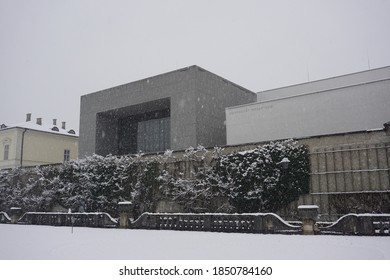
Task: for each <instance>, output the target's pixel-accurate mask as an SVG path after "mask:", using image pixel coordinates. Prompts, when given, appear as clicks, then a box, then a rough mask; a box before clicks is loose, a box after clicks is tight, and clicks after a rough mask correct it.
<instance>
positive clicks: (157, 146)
mask: <svg viewBox="0 0 390 280" xmlns="http://www.w3.org/2000/svg"><path fill="white" fill-rule="evenodd" d="M169 148H170V118H169V117H168V118H161V119H152V120H147V121H142V122H139V123H138V131H137V149H138V150H139V151H143V152H157V151H165V150H166V149H169Z"/></svg>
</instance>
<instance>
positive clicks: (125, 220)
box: [118, 201, 133, 228]
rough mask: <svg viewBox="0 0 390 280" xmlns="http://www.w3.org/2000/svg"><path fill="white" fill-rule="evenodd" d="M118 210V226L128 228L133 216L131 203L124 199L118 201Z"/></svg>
mask: <svg viewBox="0 0 390 280" xmlns="http://www.w3.org/2000/svg"><path fill="white" fill-rule="evenodd" d="M118 211H119V227H120V228H128V227H129V226H130V219H132V218H133V203H131V202H130V201H124V202H119V203H118Z"/></svg>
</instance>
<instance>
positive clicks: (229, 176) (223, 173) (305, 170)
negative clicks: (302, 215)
mask: <svg viewBox="0 0 390 280" xmlns="http://www.w3.org/2000/svg"><path fill="white" fill-rule="evenodd" d="M284 158H287V159H288V160H289V162H290V163H289V166H288V168H287V169H285V170H284V169H283V167H282V166H283V165H282V164H281V161H282V160H283V159H284ZM309 170H310V165H309V154H308V150H307V148H306V147H305V146H303V145H297V143H295V142H293V141H283V142H274V143H269V144H266V145H263V146H260V147H258V148H256V149H253V150H251V151H244V152H237V153H233V154H230V155H225V156H220V157H219V158H218V159H217V160H216V164H215V168H214V172H215V173H216V174H217V175H218V177H219V178H220V180H221V181H222V182H223V183H224V184H223V186H224V188H225V189H224V192H225V193H226V194H227V195H228V197H229V200H230V202H231V204H232V205H233V206H234V207H236V209H237V211H238V212H241V213H242V212H259V211H260V212H262V211H276V210H278V209H280V208H282V207H285V206H287V205H288V204H289V203H290V202H292V201H294V200H296V199H297V198H298V197H299V195H301V194H305V193H308V191H309Z"/></svg>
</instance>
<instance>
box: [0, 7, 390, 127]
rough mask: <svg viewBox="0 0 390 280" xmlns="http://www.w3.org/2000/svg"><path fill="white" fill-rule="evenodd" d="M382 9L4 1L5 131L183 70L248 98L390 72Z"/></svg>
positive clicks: (1, 89)
mask: <svg viewBox="0 0 390 280" xmlns="http://www.w3.org/2000/svg"><path fill="white" fill-rule="evenodd" d="M389 13H390V1H388V0H366V1H362V0H334V1H332V0H323V1H314V0H307V1H303V0H302V1H275V0H274V1H270V0H269V1H263V0H257V1H255V0H236V1H229V0H220V1H212V0H188V1H185V0H181V1H179V0H146V1H140V0H139V1H135V0H128V1H125V0H123V1H117V0H110V1H108V0H104V1H103V0H73V1H69V0H68V1H60V0H58V1H55V0H34V1H33V0H29V1H27V0H25V1H22V0H20V1H19V0H9V1H8V0H0V95H1V99H0V124H1V123H5V124H8V125H10V124H15V123H20V122H24V120H25V114H26V113H32V114H33V118H34V119H35V118H36V117H42V118H43V122H44V123H47V124H50V123H51V119H53V118H57V119H58V120H59V121H67V123H68V128H73V129H76V130H77V131H78V127H79V115H80V108H79V107H80V96H81V95H84V94H88V93H92V92H95V91H99V90H102V89H105V88H110V87H113V86H117V85H120V84H124V83H128V82H132V81H136V80H139V79H143V78H146V77H150V76H154V75H157V74H161V73H164V72H169V71H172V70H176V69H179V68H183V67H186V66H190V65H194V64H196V65H199V66H201V67H203V68H205V69H207V70H209V71H211V72H213V73H215V74H218V75H220V76H222V77H224V78H226V79H228V80H230V81H232V82H235V83H237V84H239V85H241V86H243V87H245V88H247V89H250V90H252V91H255V92H258V91H262V90H266V89H271V88H277V87H281V86H287V85H291V84H297V83H303V82H307V81H308V80H318V79H323V78H327V77H332V76H338V75H342V74H348V73H352V72H358V71H363V70H367V69H369V67H370V68H378V67H383V66H389V65H390V16H389Z"/></svg>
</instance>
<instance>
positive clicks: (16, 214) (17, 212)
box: [10, 207, 22, 224]
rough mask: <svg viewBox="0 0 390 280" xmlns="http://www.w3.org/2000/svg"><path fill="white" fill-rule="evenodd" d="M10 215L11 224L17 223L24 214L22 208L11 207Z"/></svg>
mask: <svg viewBox="0 0 390 280" xmlns="http://www.w3.org/2000/svg"><path fill="white" fill-rule="evenodd" d="M10 216H11V224H17V223H18V221H19V218H20V216H22V208H20V207H11V209H10Z"/></svg>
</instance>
